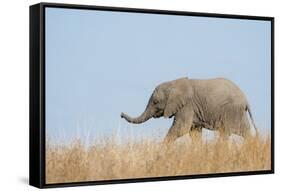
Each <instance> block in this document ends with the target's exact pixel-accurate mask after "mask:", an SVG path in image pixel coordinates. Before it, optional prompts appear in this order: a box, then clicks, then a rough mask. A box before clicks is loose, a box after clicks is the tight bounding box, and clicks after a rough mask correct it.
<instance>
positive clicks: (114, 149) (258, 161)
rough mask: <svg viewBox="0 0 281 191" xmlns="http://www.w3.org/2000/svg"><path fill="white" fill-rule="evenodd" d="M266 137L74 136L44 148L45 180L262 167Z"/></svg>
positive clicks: (267, 163)
mask: <svg viewBox="0 0 281 191" xmlns="http://www.w3.org/2000/svg"><path fill="white" fill-rule="evenodd" d="M270 143H271V139H270V137H266V138H251V139H248V140H244V141H243V143H235V142H231V141H225V140H213V141H209V142H201V141H198V142H195V143H192V144H191V143H189V144H187V143H184V142H175V143H174V144H172V145H169V146H167V145H164V144H162V143H157V142H153V141H150V140H143V141H140V142H137V143H134V142H129V143H128V144H117V143H116V141H115V140H114V138H112V139H107V140H104V141H101V142H100V143H96V144H93V145H92V146H90V147H85V146H83V144H81V143H80V142H79V141H75V142H73V143H72V144H70V145H68V146H51V145H49V144H47V149H46V182H47V183H59V182H76V181H93V180H108V179H122V178H140V177H157V176H173V175H190V174H206V173H219V172H237V171H252V170H266V169H270V166H271V158H270V156H271V154H270V150H271V149H270Z"/></svg>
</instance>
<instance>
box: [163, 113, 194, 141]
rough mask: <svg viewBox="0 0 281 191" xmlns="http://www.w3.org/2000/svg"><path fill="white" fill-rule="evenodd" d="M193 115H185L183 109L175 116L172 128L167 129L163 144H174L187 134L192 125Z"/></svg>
mask: <svg viewBox="0 0 281 191" xmlns="http://www.w3.org/2000/svg"><path fill="white" fill-rule="evenodd" d="M192 121H193V113H189V115H186V111H185V110H184V109H183V110H182V111H180V112H178V113H177V114H176V115H175V118H174V122H173V125H172V127H171V128H170V129H169V131H168V133H167V135H166V137H165V139H164V142H165V143H171V142H174V141H175V140H176V139H177V138H178V137H181V136H183V135H185V134H187V133H188V132H189V131H190V129H191V125H192Z"/></svg>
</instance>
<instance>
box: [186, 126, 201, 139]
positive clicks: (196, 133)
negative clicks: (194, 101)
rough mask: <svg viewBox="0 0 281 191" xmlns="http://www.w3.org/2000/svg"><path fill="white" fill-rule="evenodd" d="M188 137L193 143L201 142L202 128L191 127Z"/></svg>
mask: <svg viewBox="0 0 281 191" xmlns="http://www.w3.org/2000/svg"><path fill="white" fill-rule="evenodd" d="M189 135H190V137H191V140H192V142H193V143H195V142H198V141H201V140H202V127H199V126H196V125H194V124H193V125H192V126H191V129H190V132H189Z"/></svg>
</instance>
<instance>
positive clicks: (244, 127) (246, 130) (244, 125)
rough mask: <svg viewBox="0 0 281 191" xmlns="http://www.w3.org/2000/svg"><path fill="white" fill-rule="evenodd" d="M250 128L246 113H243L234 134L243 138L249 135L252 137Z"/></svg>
mask: <svg viewBox="0 0 281 191" xmlns="http://www.w3.org/2000/svg"><path fill="white" fill-rule="evenodd" d="M250 128H251V125H250V123H249V119H248V117H247V116H246V115H244V116H243V118H242V120H241V122H240V128H238V129H237V131H236V132H235V134H237V135H239V136H241V137H243V138H244V139H246V138H250V137H252V134H251V130H250Z"/></svg>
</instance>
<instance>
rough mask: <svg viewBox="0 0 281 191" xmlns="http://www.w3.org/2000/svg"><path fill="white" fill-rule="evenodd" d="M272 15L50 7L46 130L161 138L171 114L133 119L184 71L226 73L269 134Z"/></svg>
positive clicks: (64, 135) (67, 135) (66, 136)
mask: <svg viewBox="0 0 281 191" xmlns="http://www.w3.org/2000/svg"><path fill="white" fill-rule="evenodd" d="M270 30H271V29H270V22H269V21H255V20H241V19H222V18H208V17H191V16H188V17H187V16H172V15H155V14H141V13H124V12H108V11H93V10H75V9H62V8H47V9H46V133H47V137H48V138H51V139H52V140H54V141H56V140H60V141H62V140H64V141H69V140H72V139H73V138H77V137H78V138H79V137H80V138H82V139H87V140H88V139H89V140H94V139H95V138H97V137H100V136H103V137H106V136H109V135H111V134H112V133H118V135H119V136H121V137H122V135H125V134H126V135H129V136H133V137H134V136H137V137H159V138H162V137H163V136H164V135H165V134H166V132H167V130H168V128H169V127H170V126H171V123H172V119H164V118H160V119H151V120H149V121H147V122H146V123H143V124H139V125H132V124H129V123H127V122H126V121H125V120H124V119H121V118H120V113H121V112H126V113H128V114H129V115H132V116H137V115H139V114H140V113H141V112H143V110H144V109H145V106H146V104H147V101H148V99H149V97H150V95H151V93H152V91H153V89H154V88H155V87H156V86H157V85H158V84H160V83H162V82H165V81H170V80H173V79H177V78H180V77H184V76H187V77H189V78H200V79H207V78H215V77H225V78H228V79H230V80H232V81H233V82H235V83H236V84H237V85H238V86H239V87H240V88H241V89H242V91H243V92H244V93H245V94H246V96H247V98H248V101H249V103H250V105H251V107H252V112H253V115H254V119H255V122H256V125H257V126H258V128H259V129H261V130H262V131H268V132H270V127H271V122H270V120H271V113H270V110H271V108H270V100H271V94H270V91H271V89H270V78H271V73H270V70H271V68H270V63H271V56H270V54H271V44H270V41H271V40H270V39H271V31H270Z"/></svg>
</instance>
